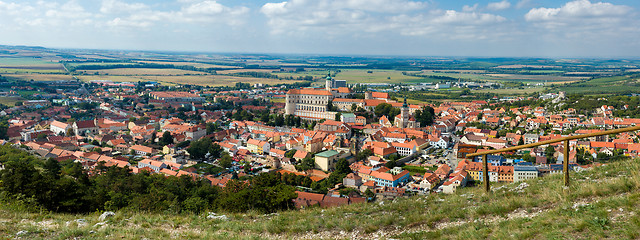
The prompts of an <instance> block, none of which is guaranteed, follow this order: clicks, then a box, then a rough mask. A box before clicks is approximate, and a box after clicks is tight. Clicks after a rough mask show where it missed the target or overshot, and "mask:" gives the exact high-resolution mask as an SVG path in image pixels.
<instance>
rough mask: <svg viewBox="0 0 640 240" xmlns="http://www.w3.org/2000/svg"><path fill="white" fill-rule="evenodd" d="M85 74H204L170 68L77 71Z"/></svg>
mask: <svg viewBox="0 0 640 240" xmlns="http://www.w3.org/2000/svg"><path fill="white" fill-rule="evenodd" d="M78 71H80V72H85V73H86V74H89V75H91V74H95V73H98V74H100V75H117V76H148V75H154V76H155V75H157V76H172V75H200V74H206V73H203V72H196V71H187V70H182V69H171V68H115V69H101V70H78Z"/></svg>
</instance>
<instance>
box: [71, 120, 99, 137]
mask: <svg viewBox="0 0 640 240" xmlns="http://www.w3.org/2000/svg"><path fill="white" fill-rule="evenodd" d="M72 126H73V132H74V133H75V134H76V136H86V135H88V134H97V133H98V131H99V128H98V126H97V125H96V122H95V121H94V120H87V121H77V122H74V123H73V125H72Z"/></svg>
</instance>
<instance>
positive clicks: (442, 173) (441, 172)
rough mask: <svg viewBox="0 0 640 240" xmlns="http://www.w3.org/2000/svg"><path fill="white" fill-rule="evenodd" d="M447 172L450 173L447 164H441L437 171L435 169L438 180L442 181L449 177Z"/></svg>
mask: <svg viewBox="0 0 640 240" xmlns="http://www.w3.org/2000/svg"><path fill="white" fill-rule="evenodd" d="M449 172H451V167H449V165H448V164H442V165H440V166H439V167H438V169H436V172H435V174H436V175H437V176H438V178H440V179H441V180H444V179H445V178H447V177H449Z"/></svg>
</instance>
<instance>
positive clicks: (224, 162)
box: [218, 152, 233, 168]
mask: <svg viewBox="0 0 640 240" xmlns="http://www.w3.org/2000/svg"><path fill="white" fill-rule="evenodd" d="M218 162H219V163H220V166H221V167H223V168H230V167H231V166H233V165H232V162H233V159H232V158H231V156H229V154H228V153H227V152H224V153H223V154H222V157H221V158H220V160H219V161H218Z"/></svg>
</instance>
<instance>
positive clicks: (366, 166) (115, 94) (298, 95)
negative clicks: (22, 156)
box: [0, 73, 640, 208]
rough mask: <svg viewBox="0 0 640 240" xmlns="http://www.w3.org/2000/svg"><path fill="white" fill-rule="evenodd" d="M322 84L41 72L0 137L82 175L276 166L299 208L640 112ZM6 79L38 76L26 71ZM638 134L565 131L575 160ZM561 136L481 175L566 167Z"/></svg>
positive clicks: (240, 175) (207, 174)
mask: <svg viewBox="0 0 640 240" xmlns="http://www.w3.org/2000/svg"><path fill="white" fill-rule="evenodd" d="M324 82H325V84H324V87H316V88H313V87H299V86H295V85H292V86H284V85H283V86H264V85H262V84H256V85H254V86H251V85H249V84H236V87H234V88H224V89H221V88H203V87H193V86H173V87H168V86H163V85H162V84H158V83H155V82H138V83H126V82H124V83H122V82H117V83H116V82H111V81H107V80H96V81H91V82H88V83H81V82H76V81H67V82H49V83H48V84H50V85H51V86H48V87H52V88H57V91H55V92H54V93H44V92H43V93H42V94H36V95H34V96H33V99H32V100H26V101H24V102H20V103H18V104H16V106H14V107H5V108H4V109H3V110H2V111H1V112H0V115H1V116H2V117H3V119H5V120H6V123H5V124H6V126H3V128H2V130H3V131H5V132H6V133H3V134H4V137H5V138H6V140H3V141H2V143H3V144H4V145H7V144H9V145H13V146H16V147H18V146H19V147H21V148H23V149H26V150H28V151H29V152H30V153H32V154H33V155H36V156H39V157H41V158H43V159H55V160H57V161H59V162H64V161H72V162H76V163H80V164H81V165H82V167H83V169H84V171H86V172H88V173H89V174H90V175H91V174H99V171H98V170H97V169H98V168H103V167H117V168H128V169H129V170H130V171H132V172H133V173H134V174H137V173H143V172H147V173H151V174H160V175H164V176H167V177H172V176H175V177H183V176H186V177H188V178H191V179H194V180H195V179H205V180H207V181H209V182H210V184H211V185H212V186H217V187H220V188H225V187H226V186H227V184H228V183H230V182H231V181H246V180H248V179H251V178H252V177H254V176H257V175H261V174H270V173H277V174H279V175H278V176H281V178H282V179H288V180H286V181H287V182H289V183H290V184H291V185H292V186H294V187H296V193H297V197H295V198H294V199H293V202H294V203H295V206H296V207H298V208H305V207H309V206H313V205H319V206H322V207H327V206H338V205H345V204H352V203H359V202H365V201H376V200H383V199H393V198H398V197H405V196H413V195H427V194H438V193H441V194H450V193H454V192H455V191H456V189H458V188H463V187H470V186H474V185H477V184H479V183H480V182H482V180H483V178H484V176H483V174H482V164H481V160H480V158H478V157H476V158H473V159H467V158H466V155H467V154H471V153H478V152H482V151H488V150H491V149H502V148H506V147H510V146H516V145H522V144H526V143H535V142H540V141H544V140H550V139H556V138H561V137H564V136H569V135H576V134H585V133H594V132H599V131H604V130H606V129H613V128H620V127H629V126H635V125H637V124H638V123H640V119H636V118H629V117H621V116H618V114H615V113H616V112H618V111H625V110H628V109H629V108H634V107H637V106H634V107H631V106H629V105H628V104H624V105H621V106H615V107H614V106H607V105H600V106H596V107H594V108H593V109H590V110H589V111H586V112H585V111H583V110H576V109H574V108H572V107H570V106H568V104H569V105H570V103H567V101H568V99H569V98H570V96H567V95H566V93H565V92H558V93H549V94H544V95H542V94H541V95H539V96H537V97H511V98H501V99H498V98H492V99H486V100H474V101H469V102H463V101H456V102H443V103H441V104H439V105H435V104H424V103H423V104H410V103H408V102H407V99H406V98H398V97H392V96H391V95H390V93H389V92H381V91H377V89H376V88H371V87H366V85H364V86H365V87H363V85H359V86H355V85H347V83H346V81H344V80H338V79H335V78H334V77H332V75H331V73H329V74H327V77H326V79H325V80H324ZM38 84H42V83H38ZM12 89H14V90H19V89H34V88H33V86H30V83H23V84H21V86H13V87H12ZM14 90H12V91H10V92H4V93H2V94H3V95H7V96H10V95H12V94H15V91H14ZM276 99H282V100H283V101H275V100H276ZM636 140H637V136H635V135H634V134H631V133H625V134H619V135H616V136H599V137H592V138H589V139H583V140H575V141H571V142H570V146H571V149H570V150H569V156H568V158H569V161H570V167H571V170H572V171H582V170H584V169H588V168H591V167H593V166H596V165H599V164H601V163H606V162H608V161H612V160H615V159H620V158H625V157H629V156H633V157H635V156H637V154H638V152H639V151H640V143H636V142H637V141H636ZM562 148H563V145H562V144H560V143H558V144H551V145H548V146H540V147H538V148H533V149H527V150H521V151H518V152H509V153H507V154H503V155H491V156H489V162H490V167H489V176H488V177H489V181H491V182H502V183H511V182H520V181H524V180H528V179H532V178H538V177H543V176H545V175H548V174H555V173H559V172H562V163H563V160H564V159H565V156H563V154H562V152H563V149H562ZM0 169H3V166H1V165H0Z"/></svg>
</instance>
